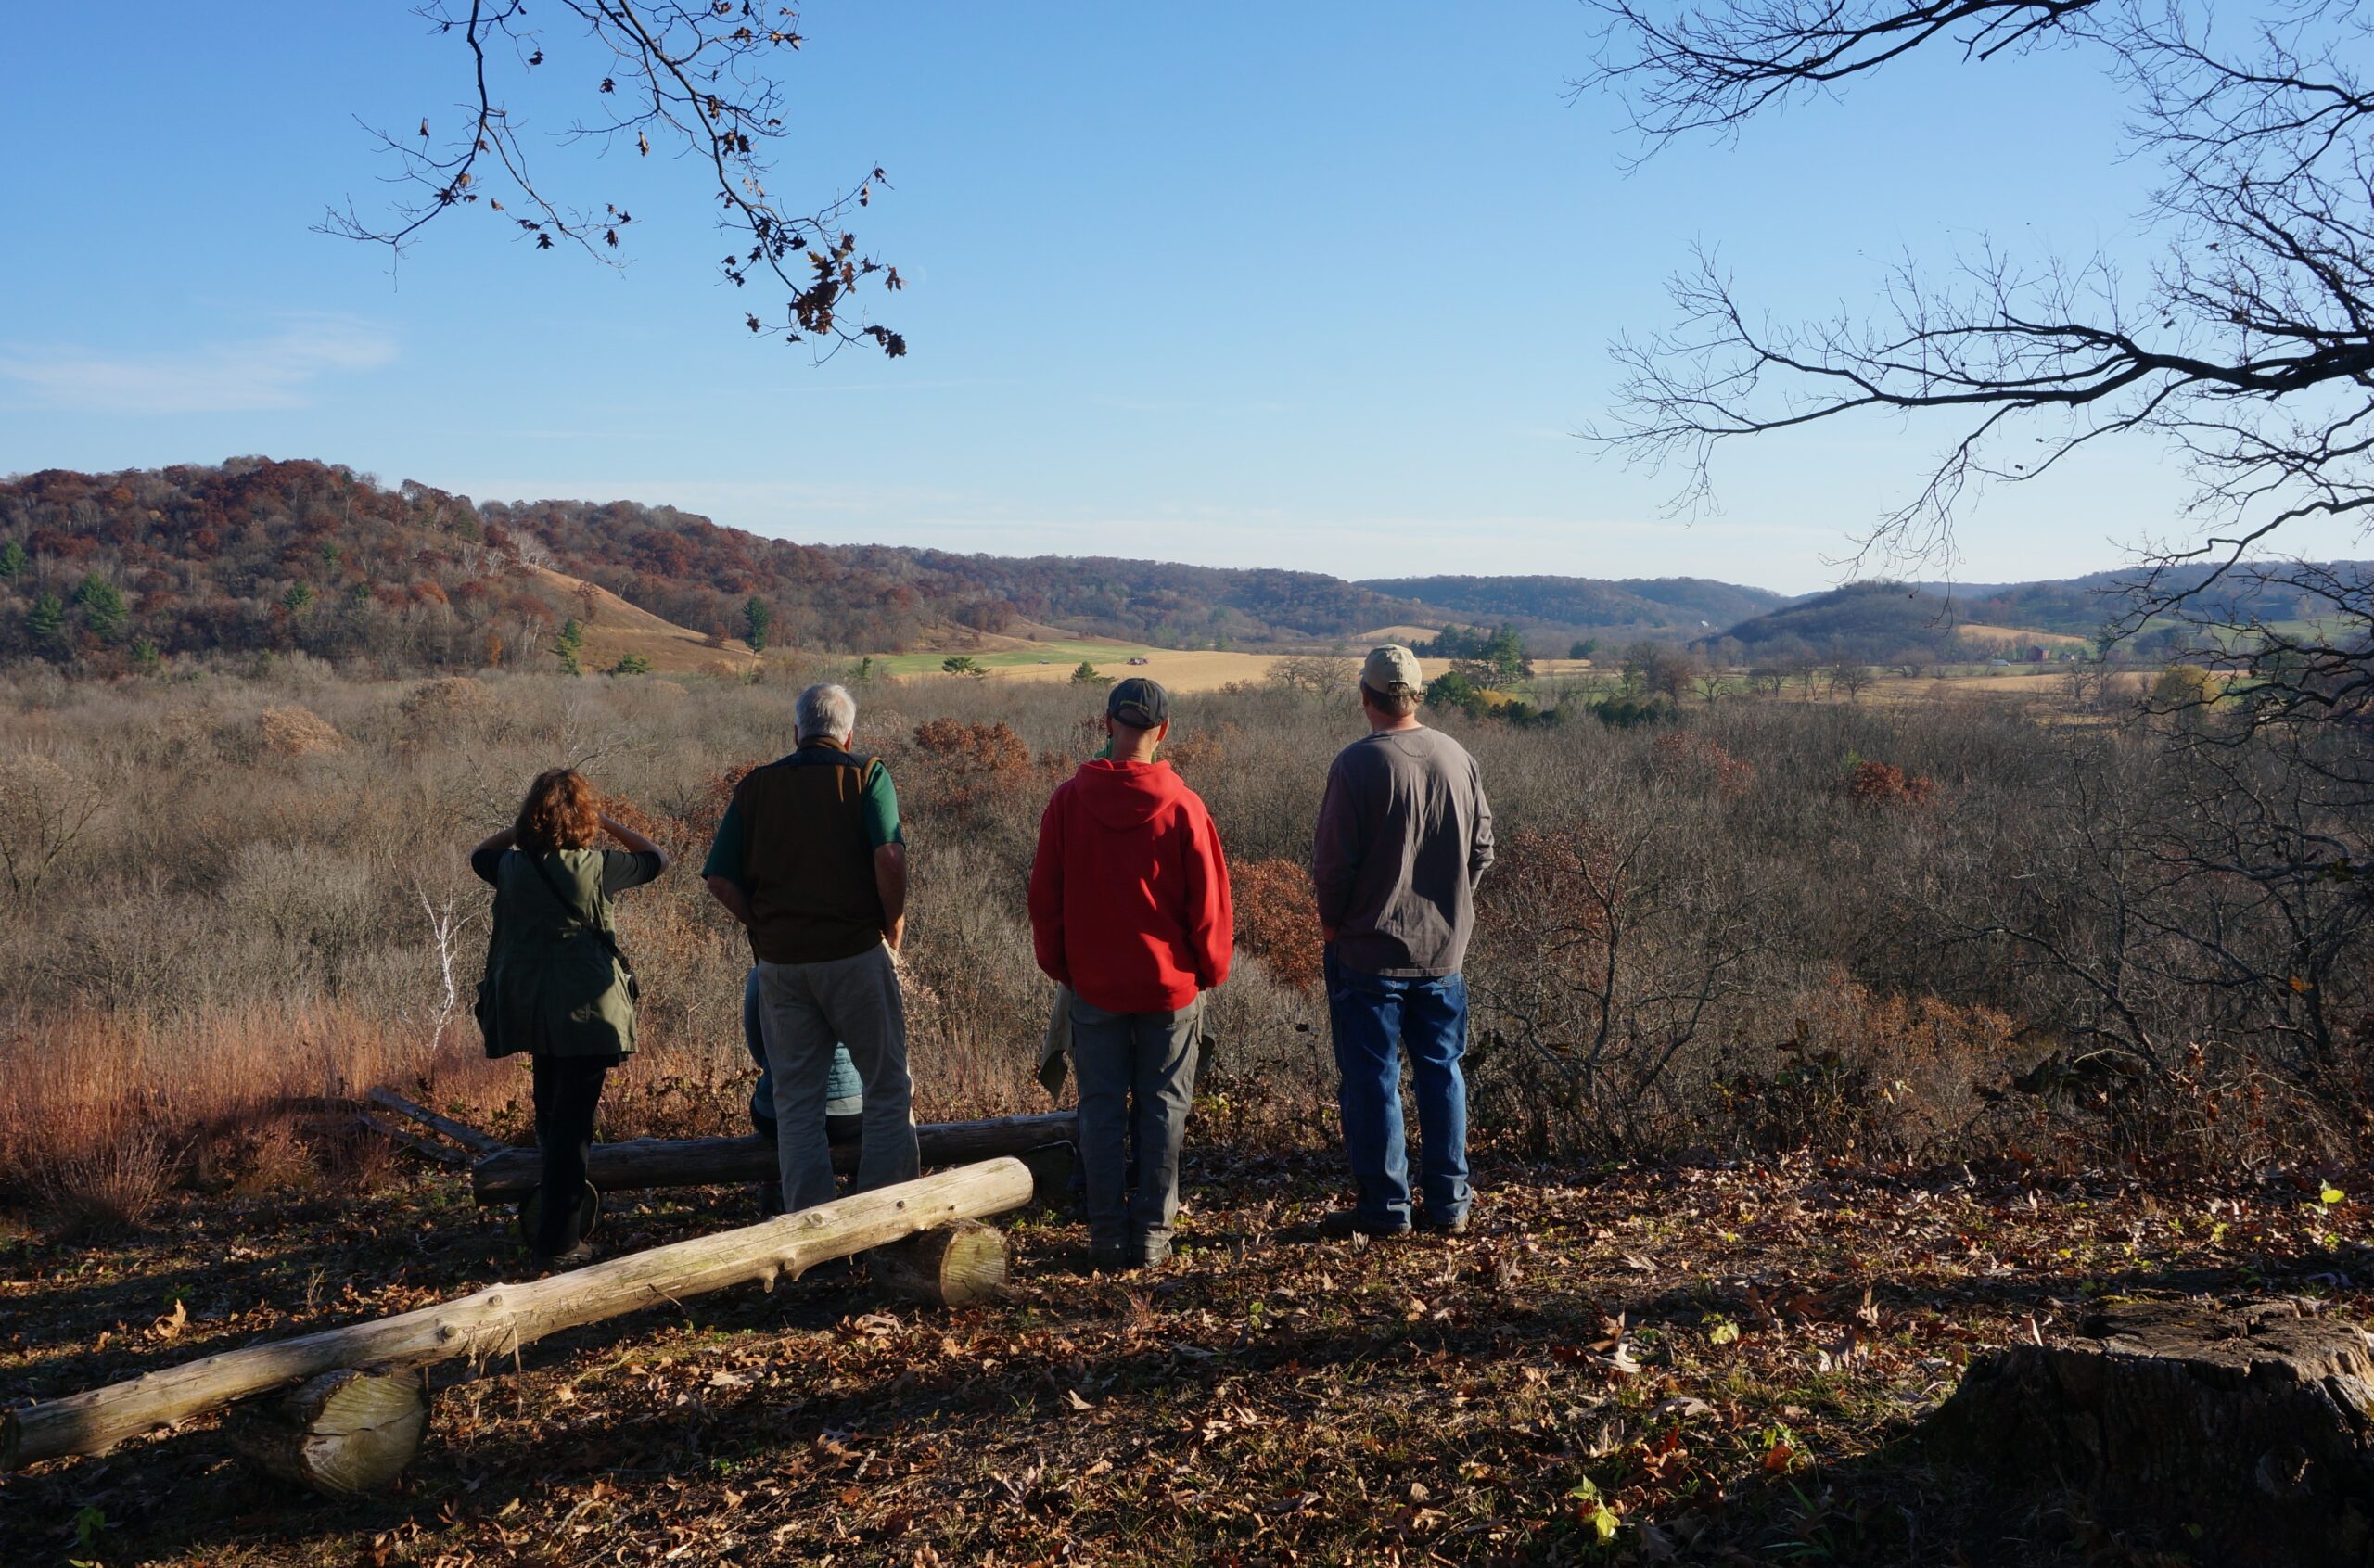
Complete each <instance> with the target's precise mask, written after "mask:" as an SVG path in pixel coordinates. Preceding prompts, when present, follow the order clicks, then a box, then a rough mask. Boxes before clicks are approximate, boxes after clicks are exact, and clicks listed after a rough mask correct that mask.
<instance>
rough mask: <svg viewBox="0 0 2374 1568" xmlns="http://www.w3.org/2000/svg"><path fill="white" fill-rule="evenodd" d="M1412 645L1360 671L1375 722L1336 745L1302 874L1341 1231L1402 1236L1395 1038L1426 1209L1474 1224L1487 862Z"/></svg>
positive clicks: (1406, 1195) (1471, 776)
mask: <svg viewBox="0 0 2374 1568" xmlns="http://www.w3.org/2000/svg"><path fill="white" fill-rule="evenodd" d="M1423 690H1424V677H1423V675H1422V674H1421V672H1420V670H1419V667H1418V659H1417V656H1416V655H1414V654H1412V653H1410V650H1409V649H1407V648H1404V647H1400V646H1398V645H1393V644H1388V645H1386V646H1385V647H1381V648H1376V649H1373V650H1372V651H1371V652H1370V654H1369V657H1368V659H1367V661H1366V662H1365V663H1364V664H1363V665H1362V667H1361V669H1360V707H1361V710H1362V711H1363V712H1364V713H1366V715H1367V716H1368V721H1369V733H1368V735H1367V736H1366V737H1365V738H1363V739H1360V740H1357V741H1354V742H1353V743H1352V744H1351V745H1350V746H1346V747H1345V748H1344V749H1343V750H1342V751H1341V752H1339V753H1338V754H1337V755H1336V758H1335V762H1334V766H1333V767H1331V768H1329V769H1328V771H1327V793H1326V796H1325V797H1324V798H1323V799H1322V800H1321V803H1320V808H1319V833H1318V842H1317V845H1316V848H1315V852H1314V854H1313V857H1312V866H1311V878H1312V881H1313V882H1314V883H1315V884H1316V885H1317V886H1318V892H1319V923H1320V926H1321V931H1322V933H1323V934H1324V935H1325V937H1326V938H1327V959H1326V974H1327V1013H1328V1022H1329V1024H1330V1026H1331V1027H1332V1031H1333V1033H1334V1042H1335V1066H1336V1070H1337V1073H1338V1074H1339V1075H1340V1079H1339V1083H1338V1087H1337V1091H1336V1093H1337V1104H1338V1106H1339V1108H1340V1109H1341V1111H1342V1113H1343V1118H1344V1153H1345V1154H1346V1156H1347V1158H1348V1159H1349V1161H1350V1162H1351V1166H1352V1176H1353V1179H1354V1180H1355V1182H1356V1183H1357V1185H1358V1188H1359V1202H1358V1205H1357V1206H1355V1207H1354V1208H1353V1209H1352V1210H1350V1211H1349V1212H1347V1213H1345V1214H1340V1215H1331V1216H1330V1217H1328V1229H1329V1230H1331V1231H1333V1232H1335V1233H1337V1234H1347V1233H1349V1232H1351V1231H1354V1230H1359V1231H1361V1232H1364V1233H1366V1234H1369V1235H1372V1236H1398V1235H1400V1234H1403V1233H1404V1232H1406V1231H1408V1230H1409V1229H1410V1221H1411V1212H1410V1162H1409V1154H1408V1150H1407V1147H1406V1143H1405V1140H1404V1135H1403V1130H1402V1123H1401V1049H1402V1047H1404V1046H1405V1045H1406V1046H1407V1047H1408V1048H1409V1052H1410V1076H1411V1078H1412V1079H1413V1080H1414V1083H1415V1086H1416V1089H1417V1098H1418V1126H1419V1133H1420V1159H1419V1171H1420V1186H1421V1188H1422V1190H1423V1195H1424V1198H1425V1212H1424V1215H1423V1219H1422V1221H1421V1222H1422V1223H1423V1224H1424V1225H1425V1226H1426V1227H1427V1228H1428V1229H1430V1230H1448V1231H1452V1232H1458V1231H1461V1230H1466V1229H1467V1207H1468V1198H1469V1193H1468V1186H1467V1082H1466V1079H1465V1078H1464V1077H1462V1076H1461V1073H1460V1067H1459V1062H1460V1058H1461V1056H1462V1055H1464V1054H1465V1052H1466V1050H1467V982H1466V981H1465V979H1463V978H1462V977H1461V975H1460V972H1459V971H1460V965H1461V962H1464V960H1465V958H1466V955H1467V939H1468V937H1469V934H1470V933H1471V932H1473V931H1474V925H1475V883H1476V880H1477V879H1478V878H1480V877H1481V876H1482V875H1483V874H1484V868H1486V867H1487V866H1488V865H1490V864H1491V863H1492V808H1491V806H1490V804H1489V803H1487V801H1486V800H1485V798H1484V779H1483V775H1482V773H1481V772H1480V771H1478V770H1477V768H1476V766H1475V759H1474V758H1472V757H1470V756H1469V755H1468V754H1467V751H1466V748H1465V747H1463V746H1461V745H1460V744H1459V743H1458V742H1457V741H1455V740H1452V739H1451V738H1450V737H1449V735H1446V734H1443V733H1440V732H1438V731H1435V730H1429V729H1427V728H1426V727H1424V726H1423V725H1422V724H1420V723H1419V722H1418V718H1417V713H1418V703H1419V700H1420V697H1421V695H1422V694H1423Z"/></svg>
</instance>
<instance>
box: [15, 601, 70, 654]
mask: <svg viewBox="0 0 2374 1568" xmlns="http://www.w3.org/2000/svg"><path fill="white" fill-rule="evenodd" d="M25 634H26V635H27V636H29V637H31V638H32V640H33V643H34V644H35V645H37V646H40V647H54V646H56V645H57V644H58V643H59V642H60V641H61V640H62V639H63V638H64V636H65V634H66V606H65V605H64V604H63V603H62V602H60V600H59V599H58V597H57V594H55V593H44V594H42V595H41V596H39V597H38V598H36V599H34V600H33V607H32V609H30V610H27V611H26V612H25Z"/></svg>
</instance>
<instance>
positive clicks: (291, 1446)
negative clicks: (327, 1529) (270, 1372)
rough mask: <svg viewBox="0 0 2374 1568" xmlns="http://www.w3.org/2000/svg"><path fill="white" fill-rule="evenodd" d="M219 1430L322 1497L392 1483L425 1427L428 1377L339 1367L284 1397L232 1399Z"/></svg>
mask: <svg viewBox="0 0 2374 1568" xmlns="http://www.w3.org/2000/svg"><path fill="white" fill-rule="evenodd" d="M223 1431H224V1433H225V1434H226V1435H227V1436H228V1437H229V1438H230V1440H231V1445H232V1447H236V1449H238V1450H239V1452H241V1453H242V1454H245V1455H246V1456H247V1457H248V1458H249V1459H250V1460H254V1461H255V1462H256V1463H257V1464H259V1465H261V1466H262V1468H263V1470H264V1471H265V1472H267V1473H269V1474H272V1475H274V1476H277V1477H279V1478H280V1479H281V1480H283V1481H291V1482H295V1483H296V1484H297V1485H301V1486H305V1487H308V1488H310V1489H312V1490H313V1491H316V1492H319V1493H321V1494H322V1495H323V1496H324V1497H330V1498H351V1497H356V1496H359V1495H361V1494H363V1493H365V1492H377V1491H380V1490H382V1489H384V1488H386V1487H387V1486H389V1485H393V1484H394V1482H395V1479H396V1477H397V1476H398V1475H400V1474H402V1472H403V1469H404V1467H405V1466H406V1465H408V1464H410V1463H411V1462H412V1460H413V1456H414V1455H415V1454H417V1453H419V1452H420V1445H421V1439H422V1438H423V1437H425V1436H426V1435H427V1434H428V1379H427V1378H426V1377H425V1376H424V1374H423V1373H422V1372H421V1371H420V1370H418V1369H407V1370H402V1371H373V1370H363V1369H358V1368H351V1367H350V1368H344V1369H341V1370H338V1371H334V1372H324V1373H323V1374H322V1375H321V1376H319V1377H317V1378H312V1379H309V1380H307V1381H306V1382H304V1383H300V1384H299V1385H298V1387H297V1389H296V1391H295V1392H293V1393H291V1394H289V1395H288V1396H286V1397H285V1398H281V1399H268V1400H257V1401H253V1402H251V1403H249V1404H247V1405H243V1406H241V1407H239V1408H238V1409H236V1411H234V1412H233V1414H232V1416H231V1418H230V1420H229V1421H226V1422H225V1423H224V1426H223Z"/></svg>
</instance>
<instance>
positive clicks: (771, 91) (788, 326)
mask: <svg viewBox="0 0 2374 1568" xmlns="http://www.w3.org/2000/svg"><path fill="white" fill-rule="evenodd" d="M553 4H554V6H555V7H557V10H558V12H559V13H560V14H562V15H564V16H566V17H569V18H573V19H575V20H576V21H577V22H578V23H579V24H580V25H581V32H582V40H581V45H582V47H583V49H584V51H585V52H586V53H587V54H588V55H590V56H591V57H593V58H594V62H595V68H597V69H599V70H601V72H602V74H601V76H600V77H599V79H598V83H597V84H595V85H594V86H592V87H591V88H590V96H592V97H593V98H594V100H595V102H597V103H598V104H599V105H600V106H601V112H600V113H598V114H597V115H595V116H594V117H592V118H590V119H583V120H580V121H576V122H573V123H572V124H570V125H569V126H568V128H567V129H566V130H563V131H560V132H558V133H556V134H555V135H554V137H553V138H552V140H553V141H555V143H556V144H558V145H562V146H567V145H570V144H578V143H588V142H590V143H594V144H595V145H597V146H598V147H600V148H601V149H602V150H604V151H609V150H612V149H614V148H618V147H623V146H626V145H629V144H632V147H634V149H635V151H636V153H637V155H638V156H640V157H646V158H647V157H649V156H651V155H652V153H653V151H654V148H655V145H657V147H659V148H660V149H662V150H665V149H667V148H669V147H674V148H675V149H676V150H677V151H678V152H679V153H680V154H689V155H691V157H692V159H693V160H694V162H695V164H696V167H698V168H700V169H701V170H702V171H703V175H704V178H705V180H706V181H707V183H708V185H709V186H710V187H711V191H712V194H713V198H714V199H715V201H716V203H717V207H718V227H719V229H720V231H721V232H722V233H724V234H726V235H727V236H731V238H732V240H733V249H731V251H730V252H729V253H728V254H727V255H726V256H725V257H724V259H723V260H722V261H720V262H719V263H718V266H719V272H720V274H721V276H723V277H724V278H725V279H726V281H728V282H730V283H732V284H733V285H734V287H737V288H739V287H748V286H749V285H750V283H751V282H752V281H753V280H754V279H757V280H761V281H766V280H772V284H773V286H774V287H778V288H780V289H783V290H784V291H785V299H784V303H783V306H782V309H781V312H780V313H779V314H777V315H776V316H775V319H773V320H772V322H770V321H768V320H766V319H762V317H761V315H760V313H759V312H758V311H747V312H745V313H744V317H743V321H744V325H746V326H747V328H748V329H749V331H750V332H751V333H752V334H754V335H756V334H761V333H770V332H772V333H780V334H781V335H782V337H783V338H784V340H785V341H786V342H791V343H800V342H807V343H810V344H812V345H814V346H815V347H816V348H817V349H818V350H819V351H821V352H822V353H824V354H830V353H831V352H833V351H836V350H837V349H839V348H840V347H842V346H843V345H845V344H848V343H852V342H856V341H859V340H860V339H865V340H869V341H871V342H872V343H874V345H875V346H876V347H877V348H879V349H880V350H881V351H883V352H884V353H885V354H887V355H889V356H891V357H892V358H896V357H898V356H900V355H901V354H904V353H905V352H906V351H907V345H906V339H905V338H903V337H901V336H900V334H899V333H897V332H894V331H892V330H891V329H890V328H888V327H887V326H882V325H876V324H874V323H870V322H867V321H864V320H863V319H862V317H861V316H856V315H853V313H852V311H851V300H852V298H853V296H854V295H855V294H856V292H857V290H858V289H859V287H860V286H861V284H862V281H863V280H864V279H867V278H869V277H873V276H874V274H881V277H880V283H881V287H883V289H884V290H885V291H886V292H896V291H897V290H898V289H899V288H900V287H902V284H901V281H900V276H899V272H898V269H897V268H895V267H891V266H887V265H886V264H885V263H883V262H881V261H876V260H874V258H872V257H869V256H864V255H862V254H861V253H860V252H859V249H858V241H857V236H856V235H855V234H854V233H853V232H851V230H850V228H849V219H850V218H851V216H852V214H853V212H854V210H857V209H860V208H863V207H866V206H867V205H869V204H870V203H871V201H872V200H873V195H874V190H875V189H876V188H877V187H881V186H884V185H886V181H885V179H884V176H883V172H882V171H881V170H880V169H879V168H875V169H874V170H872V171H871V172H869V173H868V174H867V175H866V176H865V177H864V179H862V181H860V182H859V183H858V184H857V185H855V187H854V188H852V189H849V190H847V191H845V192H844V193H843V194H841V195H840V196H837V197H836V198H833V199H832V200H830V201H827V202H825V203H824V204H823V206H821V207H819V208H817V209H816V210H812V211H800V210H794V209H792V208H788V207H786V206H785V205H784V204H783V203H782V202H781V201H780V200H779V199H778V198H776V197H775V196H773V195H772V193H771V192H770V190H769V188H768V179H769V175H770V173H771V172H772V152H773V151H774V149H776V148H778V147H780V146H781V145H782V144H783V143H784V142H785V141H786V140H788V139H789V137H790V135H791V131H790V128H789V127H788V126H787V125H786V124H785V116H784V103H785V93H784V88H783V86H782V84H781V83H780V82H779V81H778V80H777V79H776V76H775V74H774V71H775V69H776V65H777V62H778V61H780V60H781V59H783V58H784V57H785V55H786V54H787V53H789V52H791V51H796V50H797V49H798V47H799V45H800V42H801V40H800V36H799V33H798V14H797V12H796V11H795V10H794V9H793V8H791V7H789V6H774V7H768V6H762V5H760V4H759V0H702V3H699V4H694V3H690V0H553ZM416 14H417V15H418V16H420V17H421V18H422V19H424V20H425V21H427V22H428V24H429V26H430V28H431V29H432V30H433V31H434V32H436V33H437V34H438V35H439V36H440V37H451V38H453V39H455V40H458V42H459V44H460V45H461V48H462V50H463V52H464V53H465V55H466V57H467V58H468V60H469V67H470V78H471V95H470V96H469V98H468V99H467V100H466V101H465V102H464V104H463V105H462V106H461V112H462V114H463V117H464V120H463V128H462V130H461V131H460V133H459V134H454V135H452V136H450V137H449V138H447V139H445V140H443V141H440V140H438V139H437V137H436V135H435V134H434V132H433V131H432V128H431V125H430V121H429V118H428V117H427V116H424V117H423V118H422V120H421V121H420V129H419V131H418V133H417V134H415V135H412V136H405V135H400V134H395V133H391V132H388V131H373V132H372V135H373V137H374V139H375V140H376V141H377V143H378V145H379V147H380V148H381V149H382V151H384V152H385V153H387V154H388V155H389V158H390V159H392V160H393V161H394V163H395V165H396V172H395V174H394V175H392V176H391V177H390V183H391V184H395V185H400V186H403V187H406V188H407V194H406V195H405V196H403V197H402V198H399V199H398V200H397V201H396V202H395V204H394V205H393V207H392V209H391V210H390V211H389V213H388V215H387V216H386V217H384V218H382V219H377V220H374V219H368V218H365V217H364V215H363V214H361V213H360V212H359V211H358V210H356V209H355V207H354V205H353V203H352V202H351V201H350V202H348V203H347V204H346V206H345V207H344V208H343V209H333V210H331V211H330V212H329V213H328V214H327V215H326V216H325V219H324V220H323V222H322V223H319V224H317V225H316V229H317V231H318V232H320V233H324V234H329V235H335V236H340V237H343V238H348V239H359V240H367V241H370V242H372V243H375V244H379V245H385V246H387V247H388V248H389V250H390V252H391V253H393V254H395V255H398V256H401V254H402V251H403V250H404V249H405V248H406V247H408V246H409V245H411V244H412V243H413V242H414V241H415V239H416V238H417V237H418V236H419V235H420V234H421V232H422V231H423V230H424V229H426V228H427V227H428V224H429V223H433V222H435V221H436V220H437V219H438V218H440V217H442V216H443V215H445V214H446V213H448V212H451V211H453V210H458V209H462V208H468V207H478V208H479V209H480V210H484V211H486V212H488V213H489V214H491V215H499V216H500V217H501V218H502V219H503V220H504V222H505V223H509V224H512V225H514V226H515V227H516V229H517V233H518V235H519V236H520V237H521V238H522V239H528V238H530V237H532V239H533V241H534V245H535V249H539V250H550V249H555V247H556V245H558V244H562V243H566V244H568V245H572V246H574V247H576V248H577V249H580V250H581V251H583V252H584V253H586V254H587V255H589V256H592V257H593V258H594V259H595V260H596V261H601V262H603V263H605V264H606V265H612V266H615V265H618V264H619V250H620V249H621V240H620V234H621V231H623V230H625V229H627V228H629V227H631V226H632V224H633V223H634V222H635V219H634V216H633V214H632V213H631V212H630V211H628V210H626V208H625V207H624V206H623V205H622V204H620V203H619V202H617V201H605V202H602V203H600V204H599V207H598V208H596V207H595V206H594V205H591V204H588V205H582V206H581V205H577V204H574V203H571V202H568V201H565V200H562V199H560V198H556V197H553V196H548V195H547V190H548V188H549V187H548V186H547V185H545V184H544V183H543V181H542V177H541V175H540V173H539V172H537V171H536V170H534V169H532V168H531V167H530V159H529V156H528V145H527V143H526V142H525V141H524V140H523V139H522V123H521V121H519V120H517V118H516V117H515V116H514V114H513V112H512V110H511V109H510V108H508V107H507V104H506V100H505V98H504V96H503V94H502V92H501V91H500V89H499V87H498V85H497V82H498V80H499V79H500V78H501V77H503V76H504V75H505V74H506V73H515V72H516V73H517V74H518V75H519V76H523V77H524V75H525V74H526V73H528V72H530V71H534V70H541V69H545V68H546V67H547V57H546V54H545V45H544V35H543V34H542V32H540V31H538V30H537V29H535V28H533V27H531V26H530V23H529V20H528V6H527V5H526V3H525V0H468V4H467V6H466V8H464V6H463V3H462V0H430V3H428V4H427V5H425V6H421V7H420V8H419V9H418V11H417V12H416ZM589 73H590V72H589ZM506 196H507V197H508V198H509V200H508V201H507V202H506V200H505V199H504V198H505V197H506Z"/></svg>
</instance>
